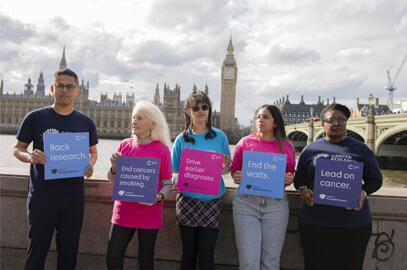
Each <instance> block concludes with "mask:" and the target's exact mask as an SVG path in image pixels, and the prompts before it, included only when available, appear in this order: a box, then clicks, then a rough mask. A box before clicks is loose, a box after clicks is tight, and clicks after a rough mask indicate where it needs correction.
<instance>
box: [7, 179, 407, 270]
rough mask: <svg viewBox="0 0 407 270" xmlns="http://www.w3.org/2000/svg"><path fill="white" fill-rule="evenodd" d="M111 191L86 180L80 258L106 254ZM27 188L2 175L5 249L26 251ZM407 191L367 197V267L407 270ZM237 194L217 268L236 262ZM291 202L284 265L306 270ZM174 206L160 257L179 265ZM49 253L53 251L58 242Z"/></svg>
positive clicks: (228, 198) (133, 250) (226, 214)
mask: <svg viewBox="0 0 407 270" xmlns="http://www.w3.org/2000/svg"><path fill="white" fill-rule="evenodd" d="M112 188H113V186H112V184H111V183H108V182H106V181H100V180H87V181H86V204H85V217H84V223H83V227H82V234H81V242H80V248H79V252H80V253H81V254H94V255H104V254H106V248H107V238H108V235H109V230H110V219H111V214H112V207H113V202H112V200H111V194H112ZM27 189H28V177H27V176H20V175H4V174H0V196H1V198H0V222H1V223H0V225H1V230H0V238H1V239H0V246H1V247H3V248H21V249H25V248H26V247H27V245H28V221H27V214H26V213H27V211H26V196H27ZM404 191H405V192H404ZM404 191H401V192H400V190H398V193H397V194H398V195H391V194H386V192H383V190H381V192H380V194H385V195H377V196H371V197H370V198H369V201H370V206H371V210H372V215H373V234H372V237H371V239H370V242H369V246H368V250H367V253H366V259H365V269H386V270H387V269H407V190H404ZM234 192H235V190H234V189H232V188H230V189H227V192H226V194H225V196H224V209H223V211H222V226H221V231H220V234H219V238H218V242H217V246H216V252H215V260H216V263H218V264H225V265H237V264H238V261H237V251H236V246H235V240H234V229H233V218H232V199H233V195H234ZM400 194H401V195H400ZM288 198H289V202H290V211H291V214H290V222H289V225H288V228H287V234H286V241H285V245H284V250H283V254H282V257H281V267H282V268H284V269H303V268H302V266H303V259H302V250H301V247H300V245H299V233H298V226H297V213H298V205H299V198H298V196H297V194H296V193H295V192H293V191H289V192H288ZM174 208H175V195H174V194H173V195H172V196H171V198H170V199H168V200H167V201H165V203H164V227H163V228H162V229H161V230H160V232H159V234H158V238H157V244H156V252H155V256H156V259H160V260H168V261H179V260H180V258H181V257H180V256H181V241H180V235H179V231H178V227H177V226H176V224H175V209H174ZM51 249H52V250H55V243H54V241H53V244H52V247H51ZM126 255H127V256H130V257H136V256H137V243H136V237H134V239H133V240H132V241H131V243H130V245H129V247H128V249H127V254H126ZM2 259H4V258H2ZM21 259H22V260H24V259H25V258H21ZM344 259H345V258H344Z"/></svg>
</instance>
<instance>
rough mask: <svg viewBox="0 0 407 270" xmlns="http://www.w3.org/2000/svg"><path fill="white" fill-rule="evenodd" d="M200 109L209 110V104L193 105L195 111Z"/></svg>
mask: <svg viewBox="0 0 407 270" xmlns="http://www.w3.org/2000/svg"><path fill="white" fill-rule="evenodd" d="M199 109H202V111H207V110H209V106H208V105H206V104H205V105H202V106H194V107H192V110H193V111H194V112H198V111H199Z"/></svg>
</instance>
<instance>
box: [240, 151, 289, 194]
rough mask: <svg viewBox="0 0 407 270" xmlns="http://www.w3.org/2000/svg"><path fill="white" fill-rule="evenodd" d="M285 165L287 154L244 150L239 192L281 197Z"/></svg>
mask: <svg viewBox="0 0 407 270" xmlns="http://www.w3.org/2000/svg"><path fill="white" fill-rule="evenodd" d="M286 166H287V155H282V154H272V153H262V152H253V151H244V152H243V164H242V174H243V180H242V182H241V183H240V190H239V191H240V193H242V194H249V195H258V196H266V197H273V198H283V197H284V179H285V170H286Z"/></svg>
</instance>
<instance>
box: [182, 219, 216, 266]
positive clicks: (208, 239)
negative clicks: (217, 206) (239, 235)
mask: <svg viewBox="0 0 407 270" xmlns="http://www.w3.org/2000/svg"><path fill="white" fill-rule="evenodd" d="M179 228H180V231H181V240H182V262H181V270H194V269H196V261H197V257H198V264H199V270H213V269H215V261H214V259H213V254H214V252H215V245H216V240H217V238H218V232H219V230H218V229H214V228H205V227H187V226H179Z"/></svg>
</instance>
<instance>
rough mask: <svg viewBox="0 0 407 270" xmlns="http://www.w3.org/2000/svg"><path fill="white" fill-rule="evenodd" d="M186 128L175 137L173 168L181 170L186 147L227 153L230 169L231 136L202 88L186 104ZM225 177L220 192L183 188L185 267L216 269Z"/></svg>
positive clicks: (180, 220) (179, 209)
mask: <svg viewBox="0 0 407 270" xmlns="http://www.w3.org/2000/svg"><path fill="white" fill-rule="evenodd" d="M184 113H185V119H186V125H185V130H184V131H183V132H182V133H181V134H179V135H178V137H177V138H176V139H175V142H174V147H173V149H172V169H173V171H174V172H175V173H178V172H179V170H180V162H181V154H182V150H183V149H185V148H189V149H196V150H205V151H213V152H218V153H223V154H224V161H223V173H227V172H229V165H230V150H229V143H228V139H227V137H226V135H225V133H223V132H222V131H221V130H219V129H217V128H214V127H212V125H211V115H212V105H211V101H210V100H209V97H208V96H207V95H206V94H205V93H204V92H202V91H196V92H194V93H192V94H190V95H189V96H188V98H187V99H186V101H185V105H184ZM225 190H226V189H225V183H224V181H223V179H221V185H220V189H219V194H218V195H206V194H199V193H191V192H181V193H180V194H179V195H178V198H177V201H176V221H177V224H178V225H179V228H180V232H181V240H182V262H181V269H182V270H194V269H196V265H197V261H198V264H199V269H200V270H211V269H215V261H214V258H213V256H214V252H215V245H216V240H217V237H218V232H219V226H220V213H221V210H222V206H223V202H222V196H223V194H224V193H225Z"/></svg>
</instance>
